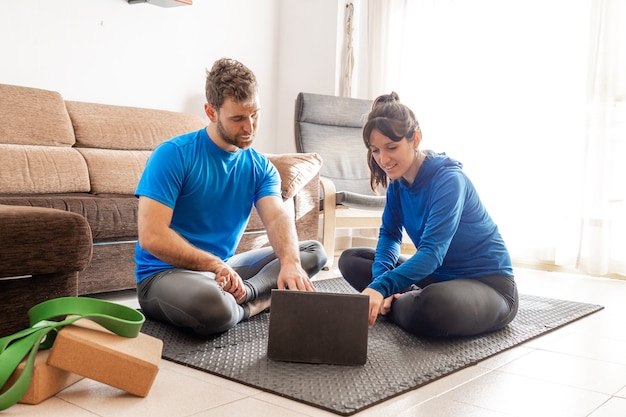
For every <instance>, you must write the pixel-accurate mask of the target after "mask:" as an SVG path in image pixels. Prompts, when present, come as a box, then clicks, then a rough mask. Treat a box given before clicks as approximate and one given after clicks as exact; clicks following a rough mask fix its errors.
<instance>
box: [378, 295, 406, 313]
mask: <svg viewBox="0 0 626 417" xmlns="http://www.w3.org/2000/svg"><path fill="white" fill-rule="evenodd" d="M401 295H402V294H394V295H392V296H391V297H387V298H385V299H384V300H383V303H382V304H381V306H380V314H381V315H383V316H385V315H387V313H389V312H390V311H391V303H393V300H395V299H396V298H398V297H400V296H401Z"/></svg>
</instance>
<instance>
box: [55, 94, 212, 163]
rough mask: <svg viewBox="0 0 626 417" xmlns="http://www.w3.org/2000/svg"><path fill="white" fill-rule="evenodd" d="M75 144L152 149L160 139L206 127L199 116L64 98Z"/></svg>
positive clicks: (110, 147) (95, 146)
mask: <svg viewBox="0 0 626 417" xmlns="http://www.w3.org/2000/svg"><path fill="white" fill-rule="evenodd" d="M65 105H66V106H67V110H68V112H69V115H70V118H71V120H72V124H73V126H74V134H75V135H76V147H81V148H100V149H125V150H144V151H147V150H152V149H154V148H155V147H156V146H157V145H158V144H160V143H161V142H163V141H165V140H167V139H170V138H172V137H174V136H177V135H180V134H182V133H187V132H191V131H194V130H198V129H201V128H202V127H204V126H206V124H207V122H205V121H204V120H203V119H202V118H201V117H200V116H198V115H195V114H188V113H177V112H171V111H166V110H156V109H145V108H140V107H125V106H114V105H110V104H98V103H84V102H78V101H66V102H65Z"/></svg>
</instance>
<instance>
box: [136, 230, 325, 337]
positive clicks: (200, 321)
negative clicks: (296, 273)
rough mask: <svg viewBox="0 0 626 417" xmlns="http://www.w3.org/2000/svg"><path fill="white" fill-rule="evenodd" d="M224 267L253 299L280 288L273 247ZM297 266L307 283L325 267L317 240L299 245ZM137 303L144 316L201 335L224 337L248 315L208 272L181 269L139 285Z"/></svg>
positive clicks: (243, 255)
mask: <svg viewBox="0 0 626 417" xmlns="http://www.w3.org/2000/svg"><path fill="white" fill-rule="evenodd" d="M226 263H227V264H228V265H229V266H230V267H231V268H233V270H235V271H236V272H237V273H238V274H239V276H240V277H241V278H242V279H243V280H244V284H245V285H246V286H247V287H248V288H249V289H250V290H251V292H252V293H253V294H254V297H255V298H256V297H266V296H269V295H270V294H271V290H272V289H274V288H277V286H278V273H279V272H280V262H279V260H278V258H277V257H276V254H275V253H274V250H273V249H272V248H271V247H264V248H261V249H255V250H251V251H248V252H243V253H240V254H237V255H235V256H233V257H232V258H230V259H229V260H228V262H226ZM300 263H301V264H302V268H303V269H304V270H305V271H306V273H307V274H308V275H309V277H311V276H313V275H315V274H317V273H318V272H319V271H320V270H321V269H322V267H323V266H324V264H325V263H326V253H325V252H324V248H323V247H322V245H321V244H320V243H319V242H317V241H315V240H307V241H303V242H300ZM137 298H138V300H139V305H140V306H141V309H142V311H143V312H144V314H145V315H146V316H148V317H150V318H152V319H155V320H159V321H162V322H165V323H169V324H172V325H174V326H179V327H187V328H191V329H193V330H194V331H195V332H196V333H199V334H203V335H206V334H215V333H221V332H224V331H226V330H228V329H230V328H231V327H233V326H234V325H235V324H237V323H239V322H240V321H241V320H243V319H245V318H247V315H248V314H249V313H248V311H247V309H246V307H247V305H246V304H244V305H239V304H237V301H235V298H234V297H233V296H232V295H231V294H229V293H227V292H225V291H224V290H222V287H220V286H219V285H218V284H217V282H216V281H215V274H214V273H212V272H201V271H189V270H186V269H180V268H173V269H167V270H165V271H161V272H158V273H156V274H154V275H151V276H149V277H148V278H146V279H144V280H143V281H141V282H140V283H139V284H138V285H137ZM249 301H251V300H249Z"/></svg>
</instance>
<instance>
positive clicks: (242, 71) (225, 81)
mask: <svg viewBox="0 0 626 417" xmlns="http://www.w3.org/2000/svg"><path fill="white" fill-rule="evenodd" d="M257 88H258V87H257V82H256V77H255V75H254V73H253V72H252V71H251V70H250V69H249V68H248V67H246V66H245V65H243V64H242V63H241V62H239V61H236V60H234V59H230V58H221V59H218V60H217V61H215V63H214V64H213V67H212V68H211V70H210V71H207V77H206V86H205V90H206V99H207V103H209V104H210V105H212V106H213V107H214V108H215V109H219V108H220V107H221V106H222V104H223V103H224V99H225V98H231V99H232V100H233V101H234V102H236V103H240V104H247V103H249V102H251V101H252V100H254V98H255V96H256V94H257Z"/></svg>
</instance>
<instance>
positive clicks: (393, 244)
mask: <svg viewBox="0 0 626 417" xmlns="http://www.w3.org/2000/svg"><path fill="white" fill-rule="evenodd" d="M382 220H383V222H382V226H381V228H380V235H379V239H378V245H377V247H376V256H375V260H374V264H373V265H372V277H373V280H372V283H371V284H370V285H369V287H370V288H372V289H374V290H376V291H378V292H380V293H381V294H382V295H383V296H384V297H385V298H386V297H389V296H391V295H393V294H396V293H399V292H401V291H403V290H405V289H407V288H408V287H410V286H411V285H412V284H417V285H419V282H420V281H421V280H422V279H424V278H426V277H428V276H430V275H432V276H433V277H434V278H435V279H436V280H437V281H445V280H451V279H455V278H476V277H482V276H487V275H494V274H501V275H506V276H513V267H512V265H511V258H510V255H509V253H508V250H507V248H506V245H505V243H504V240H503V239H502V236H501V235H500V232H499V231H498V227H497V225H496V224H495V223H494V221H493V220H492V219H491V217H490V216H489V214H488V213H487V210H486V209H485V207H484V206H483V204H482V202H481V201H480V198H479V196H478V194H477V192H476V190H475V188H474V186H473V184H472V183H471V181H470V180H469V178H468V177H467V176H466V175H465V173H464V172H463V170H462V165H461V163H459V162H457V161H455V160H454V159H451V158H449V157H448V156H446V155H445V154H444V153H441V154H436V153H433V152H429V153H428V156H427V157H426V159H425V160H424V163H423V164H422V166H421V167H420V169H419V171H418V173H417V176H416V177H415V180H414V181H413V183H412V184H410V185H409V184H408V183H407V182H406V181H405V180H404V179H399V180H395V181H392V182H391V183H390V184H389V187H388V189H387V204H386V206H385V210H384V212H383V219H382ZM403 228H404V230H406V233H407V235H408V236H409V237H410V238H411V240H412V241H413V243H414V244H415V247H416V248H417V253H415V254H414V255H413V256H412V257H411V258H410V259H408V260H407V261H406V262H404V263H403V264H402V265H400V266H398V267H397V268H394V266H395V265H396V261H397V260H398V257H399V255H400V246H401V243H402V230H403Z"/></svg>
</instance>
